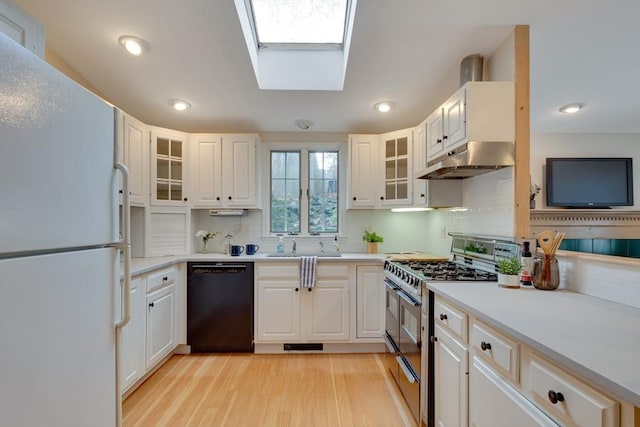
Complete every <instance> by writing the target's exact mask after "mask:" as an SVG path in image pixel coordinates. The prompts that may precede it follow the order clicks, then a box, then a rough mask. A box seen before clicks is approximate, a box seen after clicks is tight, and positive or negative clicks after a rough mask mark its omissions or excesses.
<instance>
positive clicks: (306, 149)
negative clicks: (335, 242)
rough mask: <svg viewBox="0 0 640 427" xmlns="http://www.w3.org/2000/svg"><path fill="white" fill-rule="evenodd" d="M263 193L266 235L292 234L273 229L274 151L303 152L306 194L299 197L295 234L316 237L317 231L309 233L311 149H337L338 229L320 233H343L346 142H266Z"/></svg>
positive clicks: (303, 176)
mask: <svg viewBox="0 0 640 427" xmlns="http://www.w3.org/2000/svg"><path fill="white" fill-rule="evenodd" d="M264 148H265V149H264V153H265V155H264V156H263V158H264V162H263V165H264V169H263V173H262V174H261V176H262V177H263V180H262V181H263V184H262V188H263V194H268V195H269V197H265V198H264V199H266V200H263V202H262V206H263V213H264V214H263V216H262V218H263V220H262V222H263V228H262V229H263V235H264V236H265V237H276V236H289V235H290V234H285V233H277V232H272V231H271V152H273V151H275V152H283V151H295V152H300V188H301V190H302V195H303V197H301V198H300V232H299V233H298V234H293V235H292V236H298V237H312V236H314V237H317V236H318V234H315V233H314V234H310V233H309V197H308V189H309V153H310V152H318V151H331V152H337V153H338V188H337V191H338V229H337V231H336V232H323V233H320V234H319V236H332V235H338V236H340V235H341V232H342V227H343V224H344V210H345V209H346V206H347V205H346V199H345V198H344V197H345V196H344V195H345V194H346V177H347V162H348V159H347V143H346V142H337V143H336V142H333V143H322V142H319V143H265V144H264Z"/></svg>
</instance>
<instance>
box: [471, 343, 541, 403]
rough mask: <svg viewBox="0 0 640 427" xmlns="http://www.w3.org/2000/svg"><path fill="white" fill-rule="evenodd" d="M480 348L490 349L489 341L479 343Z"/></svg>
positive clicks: (483, 349)
mask: <svg viewBox="0 0 640 427" xmlns="http://www.w3.org/2000/svg"><path fill="white" fill-rule="evenodd" d="M480 348H481V349H482V351H487V350H491V343H489V342H484V341H482V342H481V343H480ZM549 393H551V392H549Z"/></svg>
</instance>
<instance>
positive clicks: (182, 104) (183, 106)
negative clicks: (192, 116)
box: [169, 99, 191, 111]
mask: <svg viewBox="0 0 640 427" xmlns="http://www.w3.org/2000/svg"><path fill="white" fill-rule="evenodd" d="M169 105H171V106H172V107H173V109H174V110H177V111H184V110H188V109H189V108H191V104H189V103H188V102H187V101H185V100H183V99H171V100H169Z"/></svg>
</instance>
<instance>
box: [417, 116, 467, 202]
mask: <svg viewBox="0 0 640 427" xmlns="http://www.w3.org/2000/svg"><path fill="white" fill-rule="evenodd" d="M428 123H429V119H426V120H424V121H423V122H422V123H420V124H419V125H418V127H416V128H415V129H414V131H413V134H414V135H415V138H414V140H413V170H414V175H415V173H416V172H418V171H421V170H423V169H425V168H426V167H427V134H428V132H427V126H428ZM413 206H416V207H429V208H442V207H456V206H462V181H461V180H459V179H446V180H427V179H414V180H413Z"/></svg>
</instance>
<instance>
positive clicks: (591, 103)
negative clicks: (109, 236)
mask: <svg viewBox="0 0 640 427" xmlns="http://www.w3.org/2000/svg"><path fill="white" fill-rule="evenodd" d="M14 1H15V3H17V4H18V5H19V6H21V7H22V8H23V9H25V10H26V11H27V12H28V13H30V14H31V15H33V16H35V17H36V19H38V20H39V21H41V22H42V23H44V25H45V27H46V31H47V44H48V46H49V47H51V48H52V49H53V50H55V51H56V52H57V53H58V54H59V55H60V56H61V57H62V58H64V60H66V61H67V62H68V63H69V64H70V65H71V66H72V67H73V68H75V69H76V70H77V71H78V72H79V73H80V74H81V75H82V76H84V77H85V78H86V79H87V80H88V81H90V82H91V83H92V84H93V85H94V86H95V87H96V88H97V90H98V91H100V92H101V93H102V94H103V95H104V96H105V97H106V98H107V99H108V100H109V101H111V102H112V103H114V104H116V105H117V106H119V107H120V108H122V109H124V110H125V111H127V112H129V113H131V114H132V115H134V116H136V117H138V118H139V119H141V120H142V121H144V122H145V123H148V124H154V125H158V126H163V127H168V128H172V129H179V130H183V131H191V132H205V131H215V132H294V131H299V129H297V128H296V127H295V125H294V121H295V120H296V119H300V118H304V119H309V120H311V121H313V122H314V126H313V128H312V129H311V131H315V132H348V133H381V132H386V131H391V130H396V129H402V128H406V127H411V126H415V125H417V124H418V123H419V122H420V121H422V120H423V119H424V118H425V117H426V116H427V115H428V114H429V113H430V112H431V111H433V110H434V109H435V108H436V107H437V106H438V105H439V104H440V103H441V102H442V101H444V99H446V98H447V97H448V96H449V95H450V94H451V93H453V91H454V90H455V89H456V88H457V87H458V82H459V66H460V61H461V59H462V58H464V57H465V56H467V55H469V54H472V53H480V54H483V55H485V56H488V55H490V54H491V53H492V52H493V51H494V50H495V48H496V47H497V46H498V45H499V44H500V43H501V42H502V41H503V40H504V39H505V37H506V36H507V35H508V34H509V33H510V32H511V31H512V29H513V26H514V25H515V24H528V25H530V46H531V130H532V132H534V133H535V132H586V133H609V132H630V133H640V47H639V45H638V42H640V25H638V24H639V22H638V20H639V19H640V1H639V0H360V1H359V2H358V4H357V8H356V17H355V24H354V32H353V38H352V45H351V51H350V54H349V62H348V66H347V74H346V80H345V84H344V90H343V91H339V92H338V91H332V92H325V91H275V90H272V91H263V90H259V89H258V87H257V84H256V78H255V75H254V73H253V69H252V67H251V63H250V60H249V54H248V52H247V48H246V45H245V41H244V38H243V36H242V32H241V29H240V25H239V21H238V16H237V12H236V9H235V6H234V4H233V0H109V1H106V0H55V1H54V0H14ZM123 34H130V35H136V36H139V37H141V38H144V39H146V40H147V41H148V42H149V43H150V44H151V52H150V53H149V54H148V55H145V56H142V57H139V58H135V57H132V56H130V55H128V54H127V53H126V52H125V51H124V50H123V49H122V48H121V47H120V46H119V45H118V37H119V36H121V35H123ZM170 98H184V99H187V100H188V101H189V102H191V104H192V105H193V107H192V108H191V109H190V110H188V111H186V112H181V113H177V112H174V111H172V110H171V109H170V108H169V105H168V100H169V99H170ZM381 100H391V101H393V102H395V104H396V109H395V110H394V111H392V112H391V113H389V114H387V115H381V114H380V113H376V112H375V111H374V110H373V104H374V103H375V102H377V101H381ZM569 102H584V103H586V108H585V109H584V110H583V111H582V112H581V113H580V114H578V115H573V116H567V115H562V116H561V115H560V113H558V111H557V109H558V108H559V107H560V106H561V105H563V104H566V103H569Z"/></svg>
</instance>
